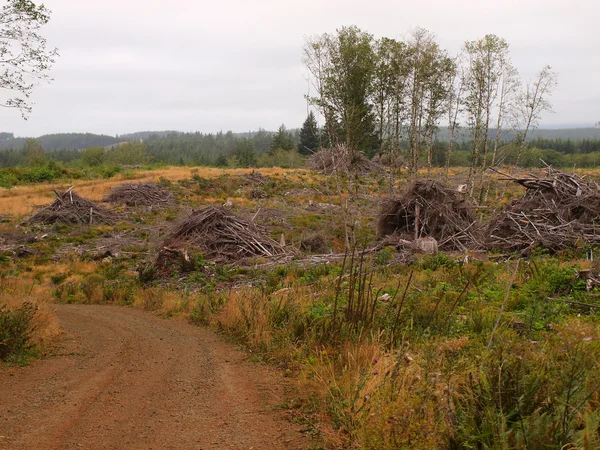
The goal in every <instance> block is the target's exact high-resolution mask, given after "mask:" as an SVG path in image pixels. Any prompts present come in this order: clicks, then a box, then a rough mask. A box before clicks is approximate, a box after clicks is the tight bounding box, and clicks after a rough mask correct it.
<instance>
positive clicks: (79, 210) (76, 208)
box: [25, 187, 117, 225]
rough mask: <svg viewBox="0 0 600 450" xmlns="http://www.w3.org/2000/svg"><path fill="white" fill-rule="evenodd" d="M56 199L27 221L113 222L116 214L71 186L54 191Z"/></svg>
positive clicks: (48, 222) (47, 222) (44, 222)
mask: <svg viewBox="0 0 600 450" xmlns="http://www.w3.org/2000/svg"><path fill="white" fill-rule="evenodd" d="M54 193H55V194H56V200H54V201H53V202H52V203H51V204H49V205H47V206H45V207H43V208H42V209H41V210H40V211H39V212H38V213H36V214H35V215H33V216H31V217H30V218H29V219H27V220H26V221H25V222H26V223H43V224H50V223H64V224H77V223H85V224H90V225H92V224H113V223H115V221H116V219H117V218H116V216H115V214H114V213H113V212H111V211H110V210H108V209H106V208H103V207H102V206H98V205H96V204H95V203H94V202H92V201H90V200H88V199H86V198H83V197H80V196H79V195H77V194H76V193H75V192H73V188H72V187H70V188H69V189H67V190H66V191H64V192H60V191H56V190H55V191H54Z"/></svg>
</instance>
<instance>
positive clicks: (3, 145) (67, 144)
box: [0, 133, 117, 150]
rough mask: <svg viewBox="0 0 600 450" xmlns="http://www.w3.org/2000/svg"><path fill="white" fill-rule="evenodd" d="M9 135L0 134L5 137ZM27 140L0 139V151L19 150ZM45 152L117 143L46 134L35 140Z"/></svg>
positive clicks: (94, 137) (93, 136)
mask: <svg viewBox="0 0 600 450" xmlns="http://www.w3.org/2000/svg"><path fill="white" fill-rule="evenodd" d="M6 134H9V133H0V135H6ZM27 139H28V138H24V137H18V138H15V137H14V136H13V137H12V138H4V139H0V149H9V148H21V147H23V145H24V144H25V141H26V140H27ZM36 139H37V140H38V142H39V143H40V144H41V145H42V147H44V149H46V150H78V149H85V148H89V147H95V146H100V147H106V146H108V145H111V144H114V143H116V142H117V139H116V138H114V137H113V136H107V135H103V134H92V133H58V134H46V135H43V136H40V137H38V138H36Z"/></svg>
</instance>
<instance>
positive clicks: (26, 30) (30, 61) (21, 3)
mask: <svg viewBox="0 0 600 450" xmlns="http://www.w3.org/2000/svg"><path fill="white" fill-rule="evenodd" d="M49 20H50V11H49V10H48V9H47V8H46V7H45V6H44V5H36V4H35V3H33V2H32V1H30V0H9V1H8V3H7V4H6V5H4V6H3V7H2V9H1V10H0V88H1V89H2V90H3V91H4V92H5V93H6V94H7V95H5V96H4V97H2V98H0V106H2V107H5V108H16V109H19V110H20V112H21V115H22V116H23V118H24V119H27V117H28V114H29V113H30V112H31V109H32V103H31V100H30V97H31V94H32V92H33V90H34V88H35V87H36V86H38V85H39V84H40V83H42V82H48V81H51V78H50V77H49V75H48V71H49V70H50V68H51V67H52V64H53V63H54V61H55V58H56V57H57V56H58V50H57V49H55V48H54V49H49V48H48V47H47V43H46V39H45V38H44V37H42V35H41V34H40V33H39V31H40V29H41V27H42V26H43V25H45V24H47V23H48V21H49Z"/></svg>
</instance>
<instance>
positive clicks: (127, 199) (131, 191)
mask: <svg viewBox="0 0 600 450" xmlns="http://www.w3.org/2000/svg"><path fill="white" fill-rule="evenodd" d="M102 201H103V202H107V203H118V204H124V205H127V206H150V207H152V208H168V207H170V206H173V205H174V204H175V201H174V199H173V195H172V194H171V192H169V191H168V190H167V189H165V188H163V187H162V186H159V185H158V184H156V183H152V182H148V183H125V184H121V185H120V186H117V187H115V188H114V189H112V190H111V192H110V194H109V195H108V196H106V197H105V198H104V199H102Z"/></svg>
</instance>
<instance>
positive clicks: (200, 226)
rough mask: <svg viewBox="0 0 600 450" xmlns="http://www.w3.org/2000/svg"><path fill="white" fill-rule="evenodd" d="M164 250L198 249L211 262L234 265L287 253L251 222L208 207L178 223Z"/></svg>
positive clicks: (223, 209) (221, 209) (222, 209)
mask: <svg viewBox="0 0 600 450" xmlns="http://www.w3.org/2000/svg"><path fill="white" fill-rule="evenodd" d="M162 247H163V249H168V250H169V252H171V253H172V252H173V249H190V250H191V249H195V250H197V251H198V252H200V253H202V255H203V257H204V258H205V259H206V260H208V261H213V262H219V263H232V262H236V261H238V260H240V259H243V258H248V257H254V256H260V257H273V256H277V255H282V254H285V253H286V251H285V249H284V247H283V246H282V245H280V244H279V243H278V242H277V241H275V240H274V239H271V238H270V237H268V236H267V235H266V234H265V233H264V231H263V230H261V229H260V228H259V227H258V226H257V225H255V224H254V223H252V222H251V221H247V220H245V219H244V218H242V217H240V216H237V215H235V214H233V213H232V212H231V211H230V210H228V209H225V208H223V207H216V206H206V207H204V208H201V209H199V210H196V211H194V212H192V214H191V215H190V216H189V217H187V218H185V219H184V220H183V221H182V222H180V223H179V224H177V225H176V226H175V227H174V228H173V230H172V231H171V233H170V234H169V235H168V237H167V238H166V239H165V241H164V243H163V246H162Z"/></svg>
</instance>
